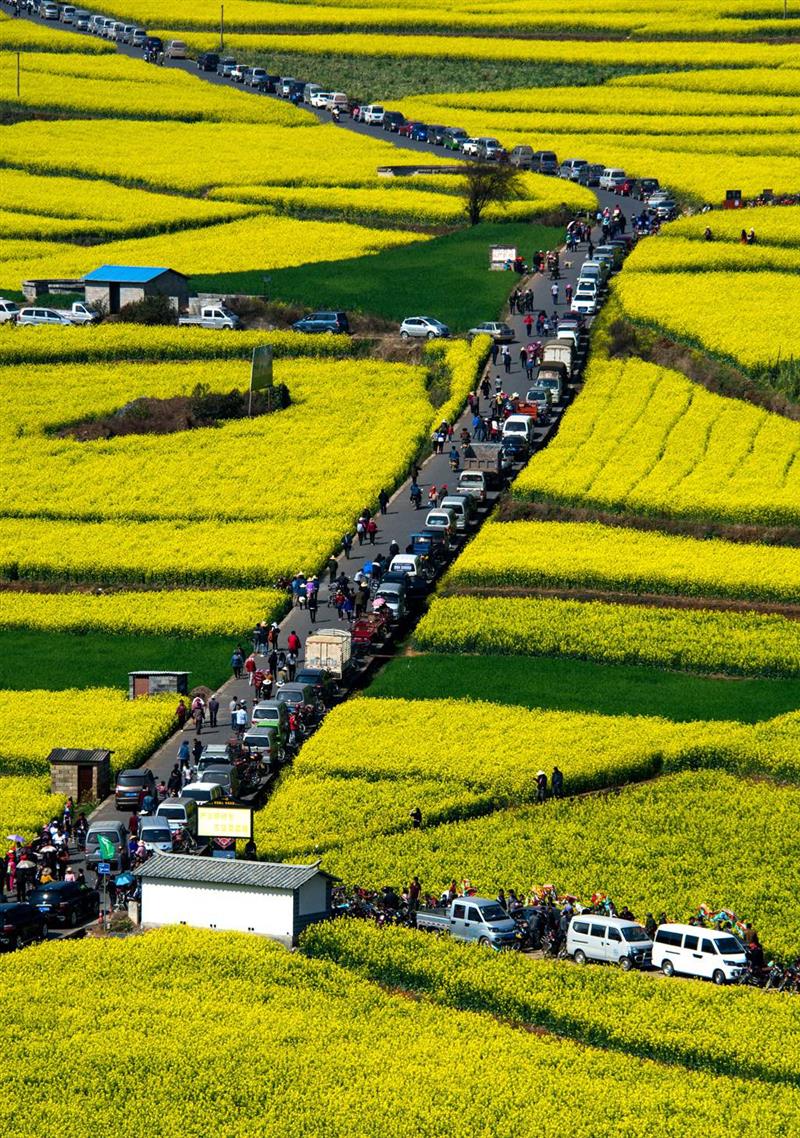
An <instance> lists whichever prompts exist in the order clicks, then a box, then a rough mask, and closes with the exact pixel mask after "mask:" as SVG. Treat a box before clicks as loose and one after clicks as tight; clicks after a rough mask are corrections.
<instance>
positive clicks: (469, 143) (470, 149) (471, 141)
mask: <svg viewBox="0 0 800 1138" xmlns="http://www.w3.org/2000/svg"><path fill="white" fill-rule="evenodd" d="M480 145H481V140H480V139H479V138H465V139H464V140H463V142H462V143H461V148H460V149H461V153H462V154H466V156H467V158H477V157H478V150H479V148H480Z"/></svg>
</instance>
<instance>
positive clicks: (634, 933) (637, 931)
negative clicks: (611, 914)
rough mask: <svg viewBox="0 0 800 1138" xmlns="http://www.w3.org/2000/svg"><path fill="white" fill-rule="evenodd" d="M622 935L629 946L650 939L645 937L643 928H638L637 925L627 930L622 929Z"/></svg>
mask: <svg viewBox="0 0 800 1138" xmlns="http://www.w3.org/2000/svg"><path fill="white" fill-rule="evenodd" d="M622 935H623V936H624V938H625V940H627V941H630V942H631V944H634V943H636V942H637V941H642V940H650V937H649V936H648V935H647V933H646V932H645V931H644V929H643V928H640V927H639V925H634V926H633V927H632V928H629V929H623V930H622Z"/></svg>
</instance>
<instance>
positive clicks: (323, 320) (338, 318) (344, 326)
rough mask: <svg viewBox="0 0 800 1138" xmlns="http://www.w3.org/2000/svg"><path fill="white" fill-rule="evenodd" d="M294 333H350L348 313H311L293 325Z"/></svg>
mask: <svg viewBox="0 0 800 1138" xmlns="http://www.w3.org/2000/svg"><path fill="white" fill-rule="evenodd" d="M292 330H293V331H294V332H328V333H330V334H331V335H336V334H340V333H347V332H349V331H350V321H349V320H348V319H347V313H346V312H311V313H310V314H309V315H308V316H304V317H303V319H302V320H298V321H297V323H296V324H293V325H292Z"/></svg>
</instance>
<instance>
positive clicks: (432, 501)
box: [428, 486, 436, 510]
mask: <svg viewBox="0 0 800 1138" xmlns="http://www.w3.org/2000/svg"><path fill="white" fill-rule="evenodd" d="M435 507H436V487H435V486H431V488H430V490H429V491H428V509H429V510H433V509H434V508H435Z"/></svg>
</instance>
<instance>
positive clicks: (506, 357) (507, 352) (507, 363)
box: [502, 344, 511, 375]
mask: <svg viewBox="0 0 800 1138" xmlns="http://www.w3.org/2000/svg"><path fill="white" fill-rule="evenodd" d="M502 356H503V367H504V368H505V372H506V375H508V373H509V372H510V371H511V349H510V348H509V346H508V344H504V345H503V352H502Z"/></svg>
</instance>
